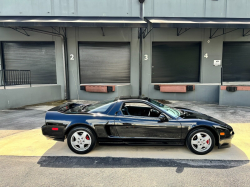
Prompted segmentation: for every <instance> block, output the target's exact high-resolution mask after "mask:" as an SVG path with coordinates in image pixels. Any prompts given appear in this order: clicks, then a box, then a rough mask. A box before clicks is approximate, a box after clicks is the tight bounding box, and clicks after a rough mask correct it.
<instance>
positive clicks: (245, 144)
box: [229, 123, 250, 159]
mask: <svg viewBox="0 0 250 187" xmlns="http://www.w3.org/2000/svg"><path fill="white" fill-rule="evenodd" d="M229 125H231V126H232V127H233V129H234V132H235V135H234V138H233V139H232V144H233V145H235V146H237V147H238V148H239V149H241V151H243V152H244V153H245V154H246V156H247V157H248V159H250V123H231V124H230V123H229Z"/></svg>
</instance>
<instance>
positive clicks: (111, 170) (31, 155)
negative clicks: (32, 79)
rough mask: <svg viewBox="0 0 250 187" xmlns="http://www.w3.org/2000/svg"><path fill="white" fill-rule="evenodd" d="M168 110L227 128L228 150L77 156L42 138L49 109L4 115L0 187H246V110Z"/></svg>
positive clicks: (249, 129)
mask: <svg viewBox="0 0 250 187" xmlns="http://www.w3.org/2000/svg"><path fill="white" fill-rule="evenodd" d="M82 102H86V101H82ZM169 105H170V106H180V107H186V108H190V109H194V110H197V111H200V112H203V113H206V114H208V115H211V116H213V117H216V118H218V119H220V120H222V121H224V122H227V123H229V124H230V125H231V126H233V128H234V130H235V137H234V139H233V145H232V147H231V148H228V149H217V148H215V149H214V150H213V151H212V152H211V153H209V154H207V155H204V156H200V155H195V154H193V153H191V152H190V151H188V149H187V148H186V147H184V146H180V147H179V146H178V147H177V146H171V147H165V146H96V147H95V149H94V150H93V151H92V152H90V153H89V154H87V155H77V154H74V153H72V152H71V151H70V150H69V149H68V147H67V144H66V142H55V141H51V140H47V139H46V138H45V137H44V136H43V135H42V134H41V130H40V127H41V126H42V125H43V124H44V116H45V112H46V110H48V109H49V108H51V107H52V106H48V105H36V106H28V107H24V108H22V109H15V110H3V111H0V168H1V170H0V186H17V185H18V186H19V185H21V186H42V185H46V186H56V185H61V186H69V185H71V186H72V185H74V186H75V185H79V186H107V185H109V186H163V185H164V186H191V185H192V186H194V185H196V186H197V185H198V186H218V185H220V186H249V185H248V184H249V182H250V181H249V177H248V176H249V174H250V164H249V158H250V149H249V147H250V137H249V134H250V108H248V107H227V106H218V105H211V104H204V103H199V102H180V101H171V104H169ZM66 176H67V177H66ZM76 178H77V180H76Z"/></svg>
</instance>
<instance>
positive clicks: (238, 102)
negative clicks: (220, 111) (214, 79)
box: [219, 90, 250, 106]
mask: <svg viewBox="0 0 250 187" xmlns="http://www.w3.org/2000/svg"><path fill="white" fill-rule="evenodd" d="M219 104H220V105H229V106H250V91H236V92H228V91H226V90H220V102H219Z"/></svg>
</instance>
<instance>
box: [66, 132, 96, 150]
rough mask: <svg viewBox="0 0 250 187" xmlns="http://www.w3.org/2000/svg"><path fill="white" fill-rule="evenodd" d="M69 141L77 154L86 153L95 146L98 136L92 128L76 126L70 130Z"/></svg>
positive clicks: (70, 146)
mask: <svg viewBox="0 0 250 187" xmlns="http://www.w3.org/2000/svg"><path fill="white" fill-rule="evenodd" d="M67 143H68V146H69V148H70V149H71V151H73V152H75V153H77V154H86V153H88V152H90V151H91V150H92V149H93V148H94V146H95V144H96V137H95V135H94V134H93V133H92V131H91V130H90V129H88V128H86V127H76V128H73V129H72V130H71V131H70V132H69V134H68V137H67Z"/></svg>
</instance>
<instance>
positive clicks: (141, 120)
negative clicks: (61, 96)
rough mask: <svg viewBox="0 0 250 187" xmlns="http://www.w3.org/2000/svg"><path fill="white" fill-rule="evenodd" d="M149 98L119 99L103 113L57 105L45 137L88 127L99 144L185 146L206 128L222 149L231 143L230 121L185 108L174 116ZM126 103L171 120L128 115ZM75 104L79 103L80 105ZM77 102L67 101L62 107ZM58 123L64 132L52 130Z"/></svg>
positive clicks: (60, 137) (49, 115) (50, 116)
mask: <svg viewBox="0 0 250 187" xmlns="http://www.w3.org/2000/svg"><path fill="white" fill-rule="evenodd" d="M149 100H150V99H149V98H145V99H115V100H114V102H113V104H112V105H110V106H109V108H108V109H107V110H106V111H105V112H102V113H86V112H76V113H67V112H64V111H63V110H60V106H59V107H55V108H53V109H51V110H49V111H48V112H47V113H46V117H45V118H46V124H45V126H43V127H42V131H43V134H44V135H45V136H47V137H50V138H53V139H55V140H59V139H62V137H67V134H68V132H69V131H70V130H71V129H72V128H74V127H77V126H84V127H88V128H90V129H91V130H92V131H93V133H95V134H96V136H97V138H98V142H99V143H116V144H117V143H125V144H132V145H146V144H148V145H156V144H159V145H184V144H185V139H186V137H187V136H188V134H189V133H190V132H191V131H192V130H193V129H195V128H200V127H202V128H207V129H209V130H210V131H211V132H212V133H213V135H214V136H215V140H216V145H218V147H219V148H224V147H230V146H231V139H232V138H233V136H234V131H233V129H232V127H231V126H229V125H227V124H226V123H224V122H222V121H219V120H217V119H215V118H213V117H211V116H207V115H205V114H202V113H199V112H197V111H193V110H189V109H186V108H178V107H177V108H176V109H178V110H179V111H181V113H180V114H181V115H180V116H179V117H176V118H174V117H173V116H171V113H168V111H170V110H168V111H164V110H163V109H162V108H160V107H157V106H156V105H153V104H152V103H151V102H149ZM124 103H126V104H127V103H132V104H134V103H138V105H139V104H140V105H147V106H149V107H152V109H154V110H157V111H158V112H160V113H161V114H162V115H165V116H168V117H167V118H168V119H166V121H161V120H160V119H159V117H149V116H133V115H124V114H123V112H122V111H121V108H122V107H124V106H125V105H124ZM73 105H75V106H79V104H78V105H77V104H73ZM73 105H72V104H69V105H67V104H64V105H62V106H61V107H63V108H65V107H67V106H73ZM85 106H86V105H85ZM83 107H84V105H83ZM138 108H140V107H138ZM54 126H56V127H58V128H59V129H60V132H61V133H59V134H58V135H57V134H56V133H55V132H53V131H52V130H51V129H50V128H52V127H54ZM62 132H63V133H64V134H62ZM220 132H225V135H224V136H220V135H219V134H220Z"/></svg>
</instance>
